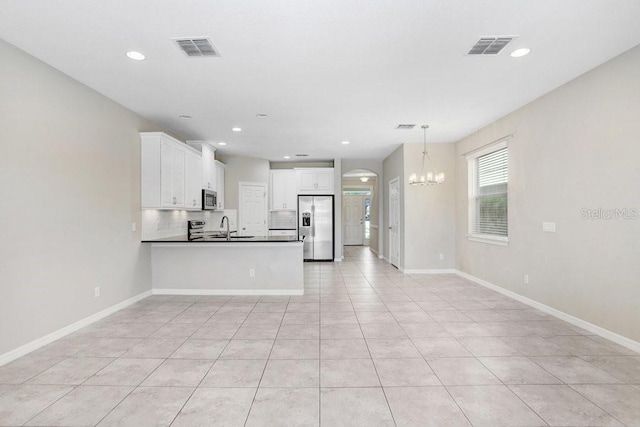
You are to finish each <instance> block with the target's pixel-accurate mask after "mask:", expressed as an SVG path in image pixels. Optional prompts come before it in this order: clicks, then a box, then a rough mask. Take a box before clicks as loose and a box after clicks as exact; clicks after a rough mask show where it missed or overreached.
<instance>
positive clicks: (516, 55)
mask: <svg viewBox="0 0 640 427" xmlns="http://www.w3.org/2000/svg"><path fill="white" fill-rule="evenodd" d="M529 52H531V49H529V48H528V47H523V48H520V49H516V50H514V51H513V52H511V57H512V58H520V57H521V56H525V55H528V54H529Z"/></svg>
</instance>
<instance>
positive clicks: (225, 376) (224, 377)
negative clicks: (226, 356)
mask: <svg viewBox="0 0 640 427" xmlns="http://www.w3.org/2000/svg"><path fill="white" fill-rule="evenodd" d="M266 364H267V361H266V360H218V361H216V362H215V363H214V364H213V367H212V368H211V370H210V371H209V373H208V374H207V376H206V377H204V379H203V380H202V383H201V384H200V386H201V387H253V388H257V387H258V385H259V384H260V379H261V378H262V373H263V372H264V367H265V366H266Z"/></svg>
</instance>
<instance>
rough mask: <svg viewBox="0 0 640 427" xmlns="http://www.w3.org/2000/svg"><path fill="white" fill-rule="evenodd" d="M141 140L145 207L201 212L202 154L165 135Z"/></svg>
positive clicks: (143, 135) (147, 135)
mask: <svg viewBox="0 0 640 427" xmlns="http://www.w3.org/2000/svg"><path fill="white" fill-rule="evenodd" d="M140 138H141V141H142V150H141V151H142V152H141V154H142V171H141V172H142V173H141V176H142V183H141V184H142V208H143V209H189V210H200V196H199V194H200V184H201V183H202V164H201V161H202V157H201V154H200V153H199V152H197V151H196V150H194V149H192V148H190V147H188V146H187V145H185V144H183V143H182V142H180V141H178V140H177V139H174V138H172V137H170V136H169V135H167V134H164V133H162V132H142V133H141V134H140ZM196 195H197V196H196ZM194 199H195V203H194Z"/></svg>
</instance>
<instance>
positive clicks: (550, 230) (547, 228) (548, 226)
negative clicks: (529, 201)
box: [542, 222, 556, 233]
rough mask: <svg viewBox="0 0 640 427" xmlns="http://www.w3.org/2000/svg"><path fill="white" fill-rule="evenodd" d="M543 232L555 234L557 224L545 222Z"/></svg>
mask: <svg viewBox="0 0 640 427" xmlns="http://www.w3.org/2000/svg"><path fill="white" fill-rule="evenodd" d="M542 231H546V232H547V233H555V232H556V223H555V222H543V223H542Z"/></svg>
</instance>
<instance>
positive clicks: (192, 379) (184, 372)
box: [142, 359, 213, 387]
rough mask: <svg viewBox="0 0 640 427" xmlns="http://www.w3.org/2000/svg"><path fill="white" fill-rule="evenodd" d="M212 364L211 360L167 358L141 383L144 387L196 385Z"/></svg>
mask: <svg viewBox="0 0 640 427" xmlns="http://www.w3.org/2000/svg"><path fill="white" fill-rule="evenodd" d="M211 366H213V361H211V360H190V359H167V360H165V361H164V363H163V364H162V365H160V366H159V367H158V368H157V369H156V370H155V371H153V373H152V374H151V375H149V377H147V379H146V380H145V381H144V382H143V383H142V385H143V386H145V387H196V386H198V385H199V384H200V381H202V379H203V378H204V376H205V375H206V374H207V372H209V369H210V368H211Z"/></svg>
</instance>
